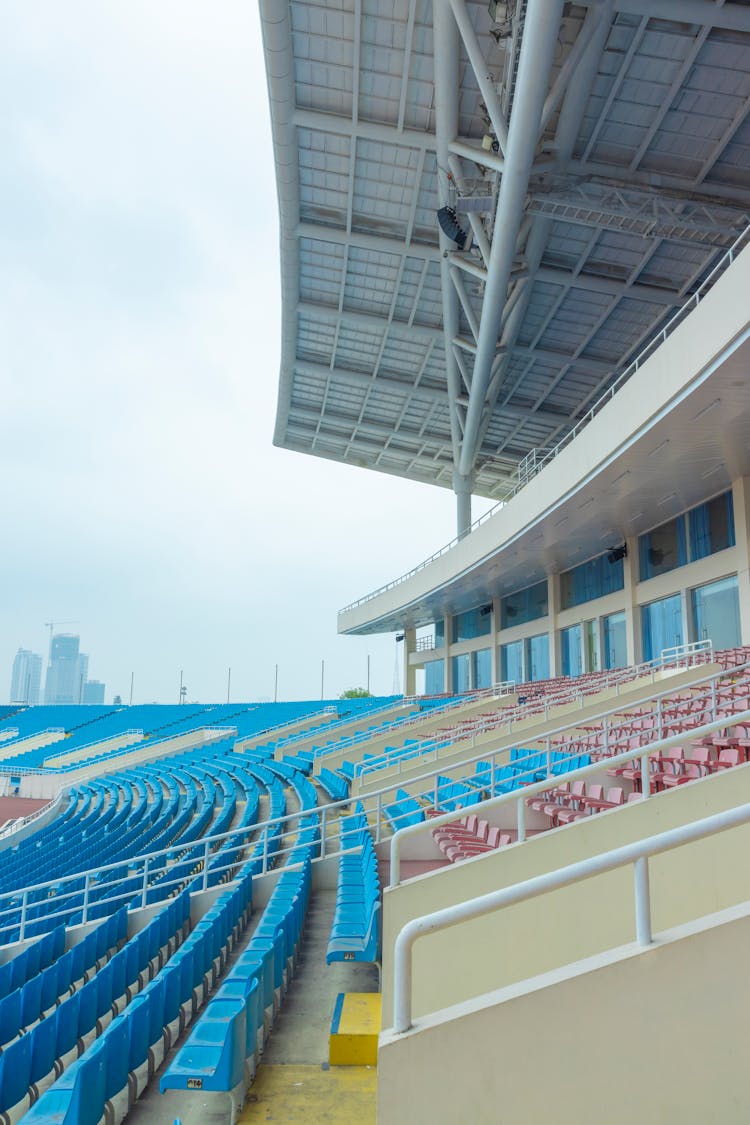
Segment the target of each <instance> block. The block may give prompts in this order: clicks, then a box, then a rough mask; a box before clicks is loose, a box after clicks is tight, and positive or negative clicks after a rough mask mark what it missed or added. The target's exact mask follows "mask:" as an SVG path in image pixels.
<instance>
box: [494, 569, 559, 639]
mask: <svg viewBox="0 0 750 1125" xmlns="http://www.w3.org/2000/svg"><path fill="white" fill-rule="evenodd" d="M548 612H549V609H548V606H547V579H546V578H545V579H544V581H543V582H537V583H536V584H535V585H534V586H527V587H526V589H524V590H518V591H517V592H516V593H515V594H507V595H506V596H505V597H504V598H501V599H500V627H501V628H502V629H511V628H512V627H513V626H514V625H524V624H525V623H526V622H527V621H536V620H537V619H538V618H539V617H546V616H547V613H548Z"/></svg>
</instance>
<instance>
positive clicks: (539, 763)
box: [471, 749, 591, 795]
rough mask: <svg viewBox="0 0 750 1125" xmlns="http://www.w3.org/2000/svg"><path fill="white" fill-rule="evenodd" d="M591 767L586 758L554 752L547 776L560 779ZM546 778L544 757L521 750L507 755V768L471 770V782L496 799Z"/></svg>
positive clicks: (485, 766) (481, 764)
mask: <svg viewBox="0 0 750 1125" xmlns="http://www.w3.org/2000/svg"><path fill="white" fill-rule="evenodd" d="M590 764H591V758H590V756H589V755H588V754H565V753H563V752H562V751H557V750H553V751H551V753H550V771H549V772H550V775H551V776H553V777H560V776H561V775H563V774H566V773H569V772H570V771H571V770H575V769H580V768H582V767H583V766H588V765H590ZM546 777H547V754H546V751H543V752H532V751H529V750H523V749H513V750H511V752H510V762H509V763H508V764H507V765H503V766H495V768H494V771H493V768H492V764H491V763H490V762H477V764H476V766H475V768H474V775H473V777H472V779H471V780H472V782H473V783H474V784H475V785H477V786H478V787H479V788H481V789H483V790H486V791H487V792H489V791H490V790H492V791H493V792H494V793H495V794H496V795H497V794H500V793H513V792H514V791H515V790H516V789H519V788H521V787H522V786H523V785H531V784H532V783H533V782H535V781H543V780H544V779H545V778H546Z"/></svg>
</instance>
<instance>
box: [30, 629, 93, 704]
mask: <svg viewBox="0 0 750 1125" xmlns="http://www.w3.org/2000/svg"><path fill="white" fill-rule="evenodd" d="M50 628H51V627H50ZM80 643H81V638H80V635H79V634H78V633H52V632H50V638H49V650H48V660H47V668H46V673H45V676H44V692H43V697H44V698H43V702H44V704H45V705H53V706H60V705H65V704H72V703H83V704H104V702H105V696H106V684H105V683H103V682H102V681H101V680H98V679H89V676H88V669H89V656H88V654H87V653H83V652H81V651H80ZM42 667H43V658H42V656H41V654H40V653H38V652H33V651H32V650H31V649H27V648H23V647H19V649H18V652H17V653H16V655H15V658H14V660H13V666H12V670H11V686H10V698H9V702H10V703H11V704H13V703H20V704H25V705H28V706H32V707H34V706H38V705H39V704H40V703H41V702H42Z"/></svg>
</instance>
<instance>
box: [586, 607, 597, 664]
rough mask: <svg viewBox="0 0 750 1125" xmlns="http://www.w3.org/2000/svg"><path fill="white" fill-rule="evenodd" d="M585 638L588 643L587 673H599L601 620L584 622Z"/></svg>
mask: <svg viewBox="0 0 750 1125" xmlns="http://www.w3.org/2000/svg"><path fill="white" fill-rule="evenodd" d="M583 636H584V640H585V643H586V671H587V672H598V671H599V619H598V618H595V619H594V620H593V621H586V622H584V626H583Z"/></svg>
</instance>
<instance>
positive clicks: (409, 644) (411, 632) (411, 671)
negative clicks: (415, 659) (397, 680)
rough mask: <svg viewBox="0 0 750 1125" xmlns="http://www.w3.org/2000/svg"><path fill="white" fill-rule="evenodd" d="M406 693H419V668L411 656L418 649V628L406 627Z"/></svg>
mask: <svg viewBox="0 0 750 1125" xmlns="http://www.w3.org/2000/svg"><path fill="white" fill-rule="evenodd" d="M403 633H404V695H416V694H417V669H416V668H415V666H414V665H413V664H412V663H411V662H410V660H409V657H410V656H411V654H412V653H413V652H416V651H417V630H416V629H404V630H403Z"/></svg>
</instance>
